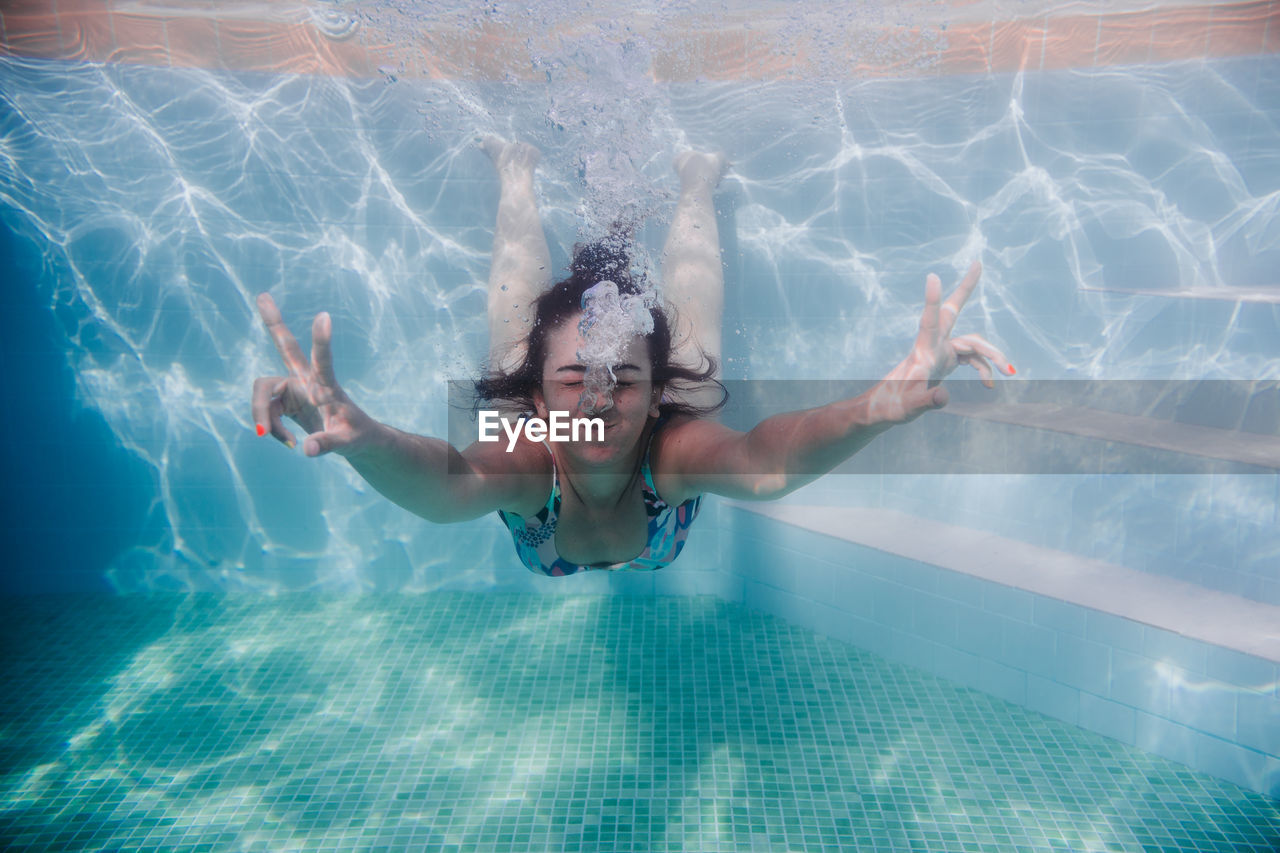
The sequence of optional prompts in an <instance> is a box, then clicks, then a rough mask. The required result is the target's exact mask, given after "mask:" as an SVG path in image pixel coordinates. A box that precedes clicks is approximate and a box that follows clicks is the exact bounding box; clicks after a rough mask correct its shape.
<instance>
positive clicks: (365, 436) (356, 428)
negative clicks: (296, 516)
mask: <svg viewBox="0 0 1280 853" xmlns="http://www.w3.org/2000/svg"><path fill="white" fill-rule="evenodd" d="M258 313H259V314H261V315H262V321H263V322H264V323H266V325H267V331H268V332H270V333H271V339H272V340H273V341H275V344H276V349H278V350H279V351H280V357H281V358H283V359H284V364H285V367H287V368H288V370H289V375H288V376H264V377H261V378H259V379H257V380H255V381H254V383H253V419H254V423H255V424H256V425H257V429H258V434H259V435H265V434H266V433H267V432H268V431H270V433H271V434H272V435H273V436H275V438H276V439H277V440H278V441H280V442H281V443H283V444H286V445H288V446H289V447H293V446H294V445H295V444H296V443H297V441H296V439H295V438H294V437H293V433H292V432H290V431H289V429H288V428H287V427H286V426H285V425H284V421H283V419H282V416H287V417H289V418H291V419H292V420H293V421H294V422H296V423H297V424H298V425H299V426H300V427H302V428H303V429H305V430H306V431H307V432H308V433H309V435H308V436H307V437H306V439H305V440H304V441H303V444H302V452H303V453H305V454H306V455H308V456H319V455H321V454H322V453H337V454H339V455H341V456H351V455H352V454H354V453H357V452H358V451H359V450H360V449H361V448H362V447H364V446H366V445H367V444H368V442H369V441H371V440H372V438H373V435H374V432H375V430H376V428H377V422H376V421H374V420H373V418H371V417H369V416H368V415H366V414H365V413H364V412H363V411H362V410H361V409H360V407H359V406H357V405H356V404H355V403H353V402H351V399H350V398H349V397H347V394H346V392H345V391H343V390H342V388H341V387H340V386H339V385H338V380H337V379H336V378H334V375H333V353H332V351H331V349H330V341H331V340H332V338H333V321H332V320H331V319H330V318H329V315H328V314H327V313H320V314H317V315H316V319H315V321H314V322H313V323H312V324H311V360H310V362H308V361H307V360H306V358H305V357H304V356H303V354H302V349H301V347H299V346H298V342H297V340H295V339H294V337H293V334H292V333H291V332H290V331H289V329H288V327H287V326H285V324H284V320H282V319H281V317H280V309H279V308H277V307H276V303H275V301H274V300H273V299H272V298H271V296H270V295H268V294H266V293H262V294H259V295H258Z"/></svg>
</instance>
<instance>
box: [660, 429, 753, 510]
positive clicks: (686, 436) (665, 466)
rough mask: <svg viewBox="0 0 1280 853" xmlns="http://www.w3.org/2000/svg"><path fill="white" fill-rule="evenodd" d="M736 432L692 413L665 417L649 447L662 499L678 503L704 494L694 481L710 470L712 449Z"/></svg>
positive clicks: (712, 457) (712, 455)
mask: <svg viewBox="0 0 1280 853" xmlns="http://www.w3.org/2000/svg"><path fill="white" fill-rule="evenodd" d="M735 435H739V433H738V432H737V431H736V430H733V429H730V428H729V427H726V426H724V425H723V424H720V423H717V422H716V421H713V420H709V419H707V418H699V417H695V416H692V415H676V416H673V417H671V418H670V419H668V420H664V421H662V422H661V423H660V424H659V425H658V429H657V431H656V432H655V433H654V436H653V442H652V444H651V445H650V450H649V466H650V470H651V471H652V473H653V480H654V485H655V486H656V487H657V490H658V494H660V495H662V499H663V500H665V501H666V502H667V503H669V504H672V505H675V504H681V503H684V502H685V501H687V500H689V499H691V498H695V497H697V496H698V495H699V494H701V490H700V489H697V488H695V487H694V486H693V485H692V483H693V482H694V481H699V480H702V479H703V476H702V475H705V474H707V473H710V472H708V471H707V470H706V469H707V466H708V464H709V462H710V460H713V459H714V454H713V453H712V450H713V449H715V448H716V447H718V446H720V445H722V444H723V443H724V442H725V441H727V440H729V439H730V438H731V437H733V436H735ZM710 464H714V463H713V462H710Z"/></svg>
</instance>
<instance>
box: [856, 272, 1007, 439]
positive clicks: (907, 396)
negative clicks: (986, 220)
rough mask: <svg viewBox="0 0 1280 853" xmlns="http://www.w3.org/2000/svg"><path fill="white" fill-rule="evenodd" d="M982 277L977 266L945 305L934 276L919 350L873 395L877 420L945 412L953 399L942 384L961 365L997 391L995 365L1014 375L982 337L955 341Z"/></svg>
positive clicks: (922, 320)
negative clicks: (967, 304) (960, 320)
mask: <svg viewBox="0 0 1280 853" xmlns="http://www.w3.org/2000/svg"><path fill="white" fill-rule="evenodd" d="M981 275H982V264H980V263H978V262H977V261H974V262H973V265H972V266H970V267H969V272H968V273H966V274H965V277H964V280H963V281H961V282H960V286H959V287H957V288H956V289H955V292H954V293H952V294H951V295H950V296H949V297H947V300H946V301H945V302H943V301H942V282H941V281H939V279H938V277H937V276H936V275H933V274H932V273H930V274H929V277H928V279H927V280H926V282H925V297H924V313H923V314H921V315H920V331H919V333H918V334H917V335H916V341H915V345H914V346H912V348H911V352H910V354H909V355H908V356H907V357H906V358H905V359H903V360H902V362H901V363H900V364H899V365H898V366H897V367H895V368H894V369H893V370H891V371H889V375H888V376H886V377H885V378H884V379H883V380H882V381H881V382H880V384H879V385H877V386H876V387H875V389H873V391H872V397H871V412H872V415H873V416H874V418H875V419H876V420H879V421H884V422H889V423H906V422H907V421H911V420H915V419H916V418H917V417H919V416H920V415H921V414H923V413H924V412H927V411H929V410H930V409H940V408H942V407H943V406H945V405H946V404H947V400H948V399H949V395H948V394H947V390H946V389H945V388H942V387H940V385H939V383H941V382H942V380H943V378H944V377H946V376H947V374H949V373H951V371H953V370H955V369H956V367H958V366H959V365H961V364H969V365H972V366H973V367H974V368H975V369H976V370H977V371H978V375H979V376H981V377H982V384H983V385H985V386H986V387H988V388H994V387H995V382H994V381H993V379H992V364H994V365H996V367H998V368H999V369H1000V371H1001V372H1002V373H1005V374H1007V375H1010V376H1012V375H1013V373H1014V372H1015V371H1014V369H1013V365H1011V364H1010V363H1009V360H1008V359H1007V358H1005V356H1004V353H1002V352H1000V350H998V349H996V348H995V347H993V346H992V345H991V344H989V343H987V341H986V340H984V339H983V338H982V337H981V336H979V335H960V336H958V337H954V338H953V337H951V330H952V328H953V327H954V326H955V324H956V317H958V316H959V314H960V309H961V308H963V307H964V304H965V302H967V301H968V299H969V296H970V295H971V294H972V293H973V291H974V289H975V288H976V287H977V286H978V278H979V277H980V276H981Z"/></svg>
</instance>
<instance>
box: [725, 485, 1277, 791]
mask: <svg viewBox="0 0 1280 853" xmlns="http://www.w3.org/2000/svg"><path fill="white" fill-rule="evenodd" d="M723 511H724V512H725V513H726V517H725V523H724V526H723V529H722V535H723V536H724V537H725V556H726V560H725V566H726V568H727V570H728V571H729V572H730V573H731V574H732V576H733V584H734V587H735V589H734V592H735V593H736V594H740V595H741V600H742V601H743V603H745V604H746V605H747V606H749V607H752V608H755V609H759V610H761V611H764V612H767V613H771V614H773V615H776V616H779V617H781V618H784V619H786V620H788V621H790V622H793V623H794V624H797V625H803V626H805V627H808V628H812V629H813V630H816V631H819V632H821V633H823V634H826V635H828V636H831V637H834V638H836V639H840V640H843V641H845V642H848V643H852V644H853V645H856V646H858V647H860V648H864V649H868V650H870V651H872V652H874V653H876V654H879V655H882V656H884V657H886V658H888V659H890V660H894V661H897V662H900V663H906V664H909V665H911V666H915V667H918V668H920V669H923V670H926V671H928V672H931V673H934V674H936V675H938V676H941V677H943V678H947V679H949V680H951V681H954V682H956V683H958V684H961V685H964V686H968V687H974V688H977V689H980V690H983V691H985V692H988V693H991V694H993V695H995V696H998V697H1000V698H1002V699H1006V700H1008V701H1011V702H1015V703H1017V704H1019V705H1022V706H1025V707H1027V708H1030V709H1032V710H1035V711H1039V712H1040V713H1043V714H1046V715H1048V716H1051V717H1055V718H1058V719H1061V720H1065V721H1067V722H1070V723H1072V724H1074V725H1078V726H1081V727H1083V728H1086V729H1089V730H1091V731H1095V732H1098V733H1100V734H1103V735H1106V736H1107V737H1111V738H1114V739H1116V740H1119V741H1122V742H1124V743H1127V744H1131V745H1135V746H1138V747H1140V748H1142V749H1145V750H1148V751H1150V752H1153V753H1156V754H1158V755H1161V756H1164V757H1166V758H1170V759H1172V760H1174V761H1178V762H1180V763H1183V764H1186V765H1188V766H1190V767H1193V768H1195V769H1197V770H1202V771H1204V772H1207V773H1211V774H1213V775H1216V776H1219V777H1221V778H1224V779H1227V780H1229V781H1232V782H1234V783H1236V784H1238V785H1241V786H1242V787H1245V788H1249V789H1250V790H1254V791H1258V792H1260V793H1263V794H1266V795H1267V796H1271V797H1280V692H1278V688H1280V672H1278V667H1277V662H1276V661H1274V660H1269V659H1266V658H1263V657H1258V656H1255V655H1251V654H1244V653H1241V652H1239V651H1234V650H1232V649H1228V648H1223V647H1220V646H1216V645H1213V644H1210V643H1206V642H1202V641H1198V640H1195V639H1191V638H1189V637H1185V636H1182V635H1180V634H1177V633H1175V632H1173V631H1170V630H1166V629H1163V628H1159V627H1155V626H1152V625H1147V624H1142V623H1140V622H1137V621H1133V620H1130V619H1125V618H1121V617H1118V616H1114V615H1111V614H1108V613H1103V612H1100V611H1097V610H1094V609H1091V608H1088V607H1083V606H1080V605H1078V604H1074V603H1072V602H1068V601H1061V600H1056V599H1053V598H1050V597H1047V596H1043V595H1037V594H1034V593H1031V592H1028V591H1025V590H1021V589H1016V588H1013V587H1010V586H1007V585H1004V584H1000V583H996V582H992V581H989V580H985V579H981V578H977V577H972V576H968V575H964V574H961V573H958V572H955V571H951V570H948V569H944V568H940V567H938V566H934V565H929V564H928V563H925V562H921V561H918V560H914V559H908V558H905V557H902V556H898V555H895V554H890V553H886V552H884V551H880V550H876V549H874V548H870V547H867V546H863V545H859V544H856V543H855V542H851V541H846V540H845V539H841V538H836V537H834V536H827V535H823V534H820V533H816V532H812V531H808V530H802V529H800V528H799V527H796V526H794V525H791V524H788V523H785V522H781V521H778V520H776V519H772V518H767V517H765V516H763V515H760V514H759V513H756V512H751V511H749V510H747V509H744V508H742V507H739V506H732V505H726V506H725V507H724V508H723ZM1272 627H1280V626H1272ZM1258 628H1259V630H1267V626H1258Z"/></svg>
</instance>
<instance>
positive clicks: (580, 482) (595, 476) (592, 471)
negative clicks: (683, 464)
mask: <svg viewBox="0 0 1280 853" xmlns="http://www.w3.org/2000/svg"><path fill="white" fill-rule="evenodd" d="M652 429H653V425H652V424H650V425H648V426H646V427H645V430H644V432H642V433H641V434H640V440H639V441H638V442H637V443H636V446H635V448H634V449H633V450H632V452H631V453H629V454H627V455H626V456H625V457H620V458H619V459H617V460H616V461H615V462H613V463H612V464H609V465H604V466H600V467H598V468H596V467H591V468H583V469H579V468H577V467H575V465H574V463H573V460H571V459H569V458H568V455H567V454H563V455H559V454H558V455H557V456H556V467H557V469H558V471H559V476H560V483H561V493H562V495H563V493H564V492H565V491H566V490H568V491H571V492H572V493H573V495H574V496H575V497H576V498H577V499H578V501H579V502H580V503H581V504H582V505H583V506H585V507H587V508H588V509H596V508H599V509H612V508H613V507H615V506H617V505H618V504H620V503H621V502H622V500H623V498H625V497H626V495H627V494H628V493H629V492H630V491H631V488H632V486H633V485H634V483H635V481H636V480H637V478H638V477H639V475H640V463H641V459H642V458H643V454H644V453H645V451H646V450H647V449H648V443H649V436H650V435H651V434H652ZM552 452H553V453H554V451H552Z"/></svg>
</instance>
